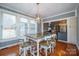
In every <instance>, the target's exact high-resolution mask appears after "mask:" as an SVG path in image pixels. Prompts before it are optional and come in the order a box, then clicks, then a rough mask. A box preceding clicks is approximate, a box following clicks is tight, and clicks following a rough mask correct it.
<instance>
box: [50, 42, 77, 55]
mask: <svg viewBox="0 0 79 59" xmlns="http://www.w3.org/2000/svg"><path fill="white" fill-rule="evenodd" d="M77 52H78V49H77V47H76V45H74V44H70V43H64V42H60V41H57V42H56V48H55V51H54V53H51V54H50V56H77V55H78V53H77Z"/></svg>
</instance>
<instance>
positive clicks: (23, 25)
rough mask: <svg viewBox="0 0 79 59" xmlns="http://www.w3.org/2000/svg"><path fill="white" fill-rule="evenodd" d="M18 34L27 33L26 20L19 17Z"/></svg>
mask: <svg viewBox="0 0 79 59" xmlns="http://www.w3.org/2000/svg"><path fill="white" fill-rule="evenodd" d="M20 33H21V34H20V36H24V35H26V34H28V20H27V19H25V18H20Z"/></svg>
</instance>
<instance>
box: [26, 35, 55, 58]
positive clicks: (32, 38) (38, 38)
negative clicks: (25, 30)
mask: <svg viewBox="0 0 79 59" xmlns="http://www.w3.org/2000/svg"><path fill="white" fill-rule="evenodd" d="M53 36H55V35H48V36H39V37H37V36H26V37H27V38H29V39H30V40H32V41H34V42H36V43H37V56H39V43H40V42H41V41H44V40H47V38H50V37H53Z"/></svg>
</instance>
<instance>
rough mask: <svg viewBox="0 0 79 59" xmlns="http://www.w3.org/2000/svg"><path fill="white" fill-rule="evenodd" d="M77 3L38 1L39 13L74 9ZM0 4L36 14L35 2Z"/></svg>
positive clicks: (27, 13) (55, 13)
mask: <svg viewBox="0 0 79 59" xmlns="http://www.w3.org/2000/svg"><path fill="white" fill-rule="evenodd" d="M78 5H79V4H78V3H40V5H39V14H40V16H41V17H42V18H47V17H49V16H54V15H57V14H61V13H65V12H69V11H72V10H75V8H77V7H78ZM0 6H3V7H6V8H8V9H12V10H15V11H19V12H21V13H23V14H25V15H29V16H32V17H35V16H36V13H37V12H36V11H37V5H36V4H35V3H0Z"/></svg>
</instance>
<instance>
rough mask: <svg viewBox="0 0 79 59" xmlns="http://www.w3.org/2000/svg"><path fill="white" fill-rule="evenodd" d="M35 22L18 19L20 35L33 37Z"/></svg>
mask: <svg viewBox="0 0 79 59" xmlns="http://www.w3.org/2000/svg"><path fill="white" fill-rule="evenodd" d="M36 25H37V24H36V22H35V21H34V20H28V19H26V18H20V33H21V34H20V35H21V36H24V35H27V34H29V35H33V34H36V30H37V28H36Z"/></svg>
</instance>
